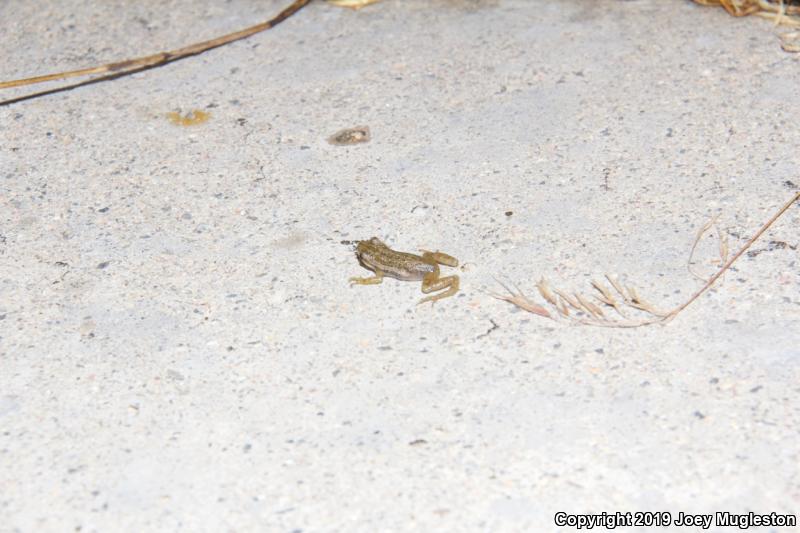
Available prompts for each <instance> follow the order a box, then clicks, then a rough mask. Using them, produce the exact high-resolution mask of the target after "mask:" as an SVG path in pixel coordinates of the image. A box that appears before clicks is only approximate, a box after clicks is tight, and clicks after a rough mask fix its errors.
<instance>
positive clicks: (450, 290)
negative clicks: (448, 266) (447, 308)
mask: <svg viewBox="0 0 800 533" xmlns="http://www.w3.org/2000/svg"><path fill="white" fill-rule="evenodd" d="M447 257H450V256H449V255H448V256H447ZM451 259H452V258H451ZM456 263H458V262H457V261H456ZM458 285H459V280H458V276H445V277H443V278H438V277H433V276H426V277H425V278H423V280H422V292H424V293H425V294H428V293H429V292H435V291H439V290H442V289H447V290H445V291H442V292H440V293H439V294H432V295H430V296H426V297H425V298H423V299H422V300H420V301H419V302H418V303H417V305H419V304H423V303H425V302H431V304H435V303H436V300H441V299H442V298H447V297H448V296H452V295H454V294H455V293H457V292H458Z"/></svg>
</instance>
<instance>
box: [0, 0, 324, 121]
mask: <svg viewBox="0 0 800 533" xmlns="http://www.w3.org/2000/svg"><path fill="white" fill-rule="evenodd" d="M309 2H311V0H295V1H294V2H292V3H291V4H290V5H289V6H288V7H286V8H285V9H283V11H281V12H280V13H278V14H277V15H276V16H275V17H273V18H271V19H269V20H267V21H264V22H262V23H260V24H256V25H255V26H250V27H249V28H245V29H243V30H239V31H235V32H233V33H229V34H227V35H223V36H221V37H217V38H215V39H210V40H208V41H203V42H199V43H195V44H191V45H189V46H184V47H183V48H178V49H177V50H172V51H169V52H159V53H157V54H152V55H149V56H144V57H139V58H135V59H126V60H125V61H116V62H114V63H107V64H105V65H100V66H96V67H89V68H83V69H78V70H70V71H67V72H57V73H53V74H45V75H43V76H35V77H32V78H24V79H19V80H10V81H4V82H0V89H8V88H11V87H22V86H25V85H33V84H36V83H44V82H48V81H55V80H63V79H68V78H75V77H82V76H91V75H93V74H105V75H104V76H101V77H99V78H93V79H90V80H85V81H83V82H80V83H76V84H73V85H68V86H66V87H59V88H56V89H50V90H47V91H41V92H38V93H34V94H30V95H25V96H21V97H17V98H12V99H10V100H4V101H0V106H2V105H8V104H10V103H14V102H19V101H21V100H27V99H29V98H35V97H37V96H43V95H46V94H52V93H54V92H60V91H64V90H69V89H74V88H76V87H80V86H83V85H88V84H90V83H97V82H99V81H107V80H111V79H116V78H119V77H121V76H127V75H129V74H133V73H135V72H141V71H143V70H148V69H151V68H155V67H160V66H162V65H166V64H167V63H171V62H173V61H178V60H179V59H184V58H186V57H190V56H195V55H198V54H202V53H204V52H207V51H209V50H212V49H214V48H219V47H220V46H224V45H226V44H229V43H232V42H234V41H239V40H242V39H246V38H247V37H250V36H252V35H255V34H256V33H260V32H262V31H264V30H268V29H270V28H272V27H274V26H277V25H278V24H280V23H281V22H283V21H284V20H286V19H287V18H289V17H291V16H292V15H294V14H295V13H297V12H298V11H299V10H300V9H302V8H303V7H305V6H306V5H307V4H308V3H309Z"/></svg>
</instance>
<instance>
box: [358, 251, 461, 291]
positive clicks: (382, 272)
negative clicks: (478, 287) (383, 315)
mask: <svg viewBox="0 0 800 533" xmlns="http://www.w3.org/2000/svg"><path fill="white" fill-rule="evenodd" d="M421 252H422V255H421V256H420V255H415V254H409V253H405V252H397V251H395V250H392V249H391V248H389V247H388V246H386V245H385V244H384V243H383V242H382V241H381V240H380V239H379V238H377V237H373V238H371V239H370V240H368V241H358V242H357V245H356V257H357V258H358V262H359V263H361V266H363V267H364V268H366V269H368V270H372V271H373V272H375V275H374V276H373V277H371V278H350V284H351V285H376V284H378V283H381V282H382V281H383V277H384V276H389V277H390V278H395V279H399V280H402V281H419V280H422V292H424V293H425V294H428V293H429V292H434V291H438V290H441V289H447V290H446V291H444V292H440V293H439V294H433V295H431V296H426V297H425V298H423V299H422V300H420V301H419V303H424V302H436V300H441V299H442V298H447V297H448V296H452V295H454V294H455V293H457V292H458V276H445V277H439V265H446V266H450V267H457V266H458V259H456V258H455V257H452V256H449V255H447V254H443V253H441V252H429V251H427V250H421Z"/></svg>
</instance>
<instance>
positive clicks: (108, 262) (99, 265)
mask: <svg viewBox="0 0 800 533" xmlns="http://www.w3.org/2000/svg"><path fill="white" fill-rule="evenodd" d="M110 264H111V261H103V262H102V263H99V264H98V265H97V268H98V269H100V270H103V269H104V268H106V267H107V266H108V265H110Z"/></svg>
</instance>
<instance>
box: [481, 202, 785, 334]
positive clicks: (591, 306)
mask: <svg viewBox="0 0 800 533" xmlns="http://www.w3.org/2000/svg"><path fill="white" fill-rule="evenodd" d="M798 199H800V192H798V193H795V195H794V196H793V197H792V198H791V199H790V200H789V201H788V202H786V203H785V204H784V205H783V207H781V208H780V209H779V210H778V211H777V212H776V213H775V214H774V215H773V216H772V217H771V218H770V219H769V220H767V222H765V223H764V224H763V225H762V226H761V228H759V230H758V231H757V232H756V233H755V235H753V236H752V237H751V238H750V239H749V240H748V241H747V242H746V243H745V244H744V246H742V248H741V249H740V250H739V251H738V252H736V254H735V255H734V256H733V257H731V258H730V259H728V258H727V257H728V245H727V241H726V240H725V239H723V238H722V237H721V235H722V234H721V232H719V229H717V232H718V233H717V234H718V235H720V258H721V261H722V263H723V265H722V266H721V267H720V269H719V270H718V271H717V272H716V273H715V274H714V275H713V276H711V277H710V278H708V279H707V280H705V283H704V284H703V286H702V287H700V288H699V289H698V290H697V291H696V292H695V293H694V294H692V296H690V297H689V299H688V300H686V301H685V302H683V303H682V304H680V305H679V306H677V307H675V308H674V309H671V310H669V311H663V310H660V309H658V308H656V307H655V306H654V305H653V304H651V303H649V302H647V301H646V300H645V299H644V298H642V297H641V296H640V295H639V293H638V292H637V291H636V289H635V288H634V287H632V286H630V285H623V284H621V283H620V282H619V281H618V280H617V279H615V278H613V277H612V276H609V275H606V276H605V278H606V280H607V281H608V283H609V284H610V285H611V289H609V288H608V287H607V286H606V285H604V284H603V283H602V282H600V281H597V280H593V281H592V287H593V288H594V289H595V291H596V293H597V294H595V301H592V300H591V299H590V298H589V297H587V296H584V295H582V294H568V293H566V292H564V291H561V290H558V289H556V288H553V287H551V286H550V284H549V283H548V282H547V280H545V279H544V278H542V279H541V280H539V283H537V284H536V288H537V289H538V290H539V294H540V295H541V297H542V298H544V300H545V302H547V303H548V304H550V306H551V307H552V308H553V310H552V311H551V310H548V309H547V307H545V306H542V305H539V304H537V303H536V302H534V301H533V300H531V299H530V298H528V296H526V295H525V293H523V292H522V291H521V290H520V289H519V287H517V286H514V289H515V290H514V291H512V290H511V289H509V288H508V287H507V286H506V285H505V284H503V283H502V282H500V281H499V280H498V283H500V285H501V286H502V287H503V288H504V289H505V290H506V292H507V294H499V293H490V294H491V295H492V296H493V297H495V298H497V299H498V300H503V301H505V302H509V303H511V304H513V305H515V306H517V307H519V308H520V309H523V310H525V311H528V312H529V313H533V314H536V315H539V316H543V317H545V318H550V319H552V320H567V321H569V322H572V323H574V324H583V325H587V326H602V327H610V328H635V327H641V326H648V325H650V324H659V323H666V322H669V321H670V320H672V319H673V318H675V317H676V316H677V315H678V313H680V312H681V311H683V310H684V309H686V308H687V307H688V306H689V305H690V304H691V303H692V302H694V301H695V300H697V299H698V298H699V297H700V296H701V295H702V294H703V293H704V292H706V291H707V290H708V289H709V288H711V286H712V285H713V284H714V283H715V282H716V281H717V280H718V279H719V278H720V277H721V276H722V275H723V274H724V273H725V271H727V270H728V269H729V268H730V267H731V265H733V263H735V262H736V260H737V259H739V257H741V255H742V254H743V253H745V252H746V251H747V249H748V248H750V246H752V245H753V243H754V242H756V240H758V239H759V237H761V235H762V234H763V233H764V232H765V231H767V229H769V227H770V226H772V224H773V223H774V222H775V221H776V220H778V218H779V217H780V216H781V215H783V214H784V213H785V212H786V210H788V209H789V208H790V207H791V206H792V204H794V203H795V202H796V201H797V200H798ZM712 226H714V227H716V219H713V220H712V221H711V222H709V223H706V224H705V225H704V226H703V227H702V228H701V229H700V231H699V232H698V234H697V237H696V239H695V242H694V244H693V246H692V251H691V254H690V257H689V261H690V262H691V256H692V255H693V254H694V251H695V248H696V247H697V242H698V241H699V240H700V238H701V237H702V236H703V234H704V233H705V232H706V231H708V230H709V229H710V228H711V227H712ZM690 271H691V266H690ZM692 273H693V274H694V272H692ZM612 289H613V290H612ZM515 291H516V292H515ZM607 312H609V313H611V312H613V313H615V314H612V315H609V314H607ZM632 313H636V316H633V314H632Z"/></svg>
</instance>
